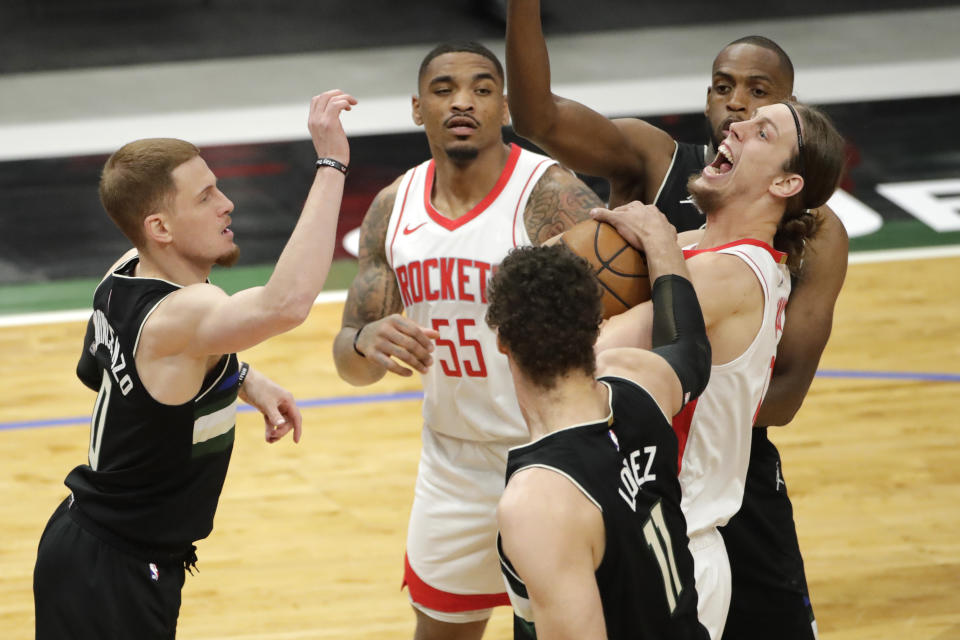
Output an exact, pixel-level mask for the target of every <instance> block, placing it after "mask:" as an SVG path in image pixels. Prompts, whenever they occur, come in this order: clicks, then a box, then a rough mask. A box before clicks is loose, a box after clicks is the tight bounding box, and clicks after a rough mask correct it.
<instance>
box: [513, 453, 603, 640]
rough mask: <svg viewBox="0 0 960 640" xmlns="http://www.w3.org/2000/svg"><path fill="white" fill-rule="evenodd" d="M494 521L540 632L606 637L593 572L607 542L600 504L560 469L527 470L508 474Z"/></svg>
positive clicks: (556, 636) (565, 636)
mask: <svg viewBox="0 0 960 640" xmlns="http://www.w3.org/2000/svg"><path fill="white" fill-rule="evenodd" d="M545 496H550V499H544V497H545ZM497 521H498V524H499V526H500V536H501V541H502V544H503V550H504V552H505V553H506V555H507V557H508V558H509V559H510V562H511V564H512V565H513V567H514V569H516V571H517V573H518V575H519V576H520V579H521V580H523V582H524V584H525V585H526V587H527V594H528V595H529V596H530V604H531V607H532V608H533V615H534V622H535V624H536V628H537V637H538V638H549V639H558V640H567V639H569V640H574V639H576V640H582V639H583V638H606V637H607V630H606V625H605V623H604V619H603V604H602V603H601V601H600V591H599V589H598V587H597V580H596V576H595V575H594V572H595V571H596V568H597V567H598V566H599V564H600V561H601V560H602V559H603V541H604V528H603V517H602V516H601V514H600V511H599V510H598V509H597V507H596V506H594V505H593V503H591V502H590V501H589V500H588V499H587V498H586V497H585V496H584V495H583V494H582V493H581V492H580V491H579V490H578V489H577V488H575V487H574V486H573V484H571V482H570V481H569V480H567V479H566V478H564V477H563V476H561V475H560V474H558V473H556V472H553V471H548V470H546V469H539V468H532V469H525V470H522V471H519V472H518V473H516V474H514V476H513V477H512V478H510V482H509V483H508V484H507V488H506V490H505V491H504V494H503V496H502V497H501V499H500V504H499V507H498V509H497Z"/></svg>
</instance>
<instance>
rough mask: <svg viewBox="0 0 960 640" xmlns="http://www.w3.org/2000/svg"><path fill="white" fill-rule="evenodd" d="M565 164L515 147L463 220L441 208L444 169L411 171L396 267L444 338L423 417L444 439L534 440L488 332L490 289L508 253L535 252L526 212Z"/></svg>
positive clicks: (412, 299)
mask: <svg viewBox="0 0 960 640" xmlns="http://www.w3.org/2000/svg"><path fill="white" fill-rule="evenodd" d="M553 164H555V162H554V161H553V160H551V159H550V158H547V157H546V156H541V155H538V154H535V153H531V152H529V151H526V150H524V149H521V148H520V147H518V146H516V145H511V148H510V156H509V159H508V160H507V164H506V165H505V166H504V168H503V173H502V174H501V175H500V179H499V180H497V183H496V184H495V185H494V187H493V189H492V190H491V191H490V193H488V194H487V195H486V197H484V199H483V200H482V201H481V202H480V203H479V204H478V205H477V206H476V207H474V208H473V209H472V210H470V211H469V212H467V213H465V214H464V215H462V216H460V217H459V218H457V219H455V220H453V219H450V218H448V217H446V216H445V215H444V214H443V213H441V212H439V211H437V210H436V209H434V207H433V205H432V204H431V202H430V194H431V192H432V190H433V177H434V162H433V160H432V159H431V160H429V161H427V162H424V163H423V164H421V165H418V166H416V167H414V168H413V169H410V170H409V171H407V173H406V174H405V175H404V176H403V179H402V180H401V182H400V188H399V190H398V191H397V199H396V201H395V203H394V205H393V212H392V213H391V215H390V224H389V226H388V227H387V237H386V255H387V262H389V264H390V266H391V267H392V268H393V272H394V273H395V274H396V277H397V285H398V287H399V288H400V294H401V296H402V298H403V304H404V307H405V309H406V314H407V316H408V317H409V318H411V319H412V320H414V321H415V322H417V323H418V324H419V325H420V326H423V327H428V328H433V329H436V330H437V331H439V332H440V339H439V340H437V341H436V348H435V350H434V352H433V365H432V366H431V367H430V368H429V370H428V371H427V373H426V374H425V375H423V376H422V377H423V389H424V400H423V419H424V423H425V424H426V425H427V426H428V427H429V428H430V429H432V430H434V431H435V432H437V433H442V434H445V435H448V436H453V437H455V438H461V439H465V440H474V441H481V442H489V441H499V442H504V443H509V444H519V443H522V442H526V441H527V440H529V435H528V432H527V426H526V423H525V422H524V420H523V416H522V415H521V413H520V406H519V405H518V404H517V396H516V391H515V390H514V387H513V378H512V377H511V375H510V369H509V367H508V365H507V359H506V356H504V355H503V354H502V353H500V352H499V351H498V350H497V342H496V337H495V335H494V333H493V332H492V331H491V330H490V328H489V327H487V323H486V321H485V320H484V317H485V315H486V313H487V295H486V294H487V284H488V283H489V281H490V278H491V277H492V276H493V272H494V270H495V269H496V268H497V265H499V264H500V261H501V260H502V259H503V258H504V257H505V256H506V255H507V252H508V251H510V249H513V248H514V247H519V246H523V245H529V244H531V243H530V238H529V236H528V235H527V231H526V227H525V226H524V219H523V212H524V208H525V206H526V204H527V199H528V198H529V197H530V192H531V191H532V190H533V187H534V185H536V183H537V181H538V180H539V179H540V177H541V176H542V175H543V173H544V172H545V171H546V170H547V168H548V167H550V166H551V165H553Z"/></svg>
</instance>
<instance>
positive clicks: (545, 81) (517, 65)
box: [506, 0, 556, 142]
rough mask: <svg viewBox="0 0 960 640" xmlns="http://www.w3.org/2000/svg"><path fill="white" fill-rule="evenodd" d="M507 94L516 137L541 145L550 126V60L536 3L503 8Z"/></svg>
mask: <svg viewBox="0 0 960 640" xmlns="http://www.w3.org/2000/svg"><path fill="white" fill-rule="evenodd" d="M506 50H507V95H508V96H509V99H510V116H511V118H512V120H513V128H514V130H515V131H516V132H517V134H518V135H521V136H523V137H524V138H528V139H530V140H533V141H534V142H541V141H542V138H543V136H544V135H545V134H546V133H547V132H548V131H549V130H550V128H551V127H552V126H553V114H554V113H555V112H556V105H555V104H554V101H553V94H552V93H551V91H550V58H549V55H548V53H547V43H546V41H545V40H544V37H543V29H542V28H541V25H540V2H539V0H510V2H509V4H508V7H507V38H506Z"/></svg>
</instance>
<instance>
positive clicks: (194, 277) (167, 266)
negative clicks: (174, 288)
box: [136, 248, 212, 287]
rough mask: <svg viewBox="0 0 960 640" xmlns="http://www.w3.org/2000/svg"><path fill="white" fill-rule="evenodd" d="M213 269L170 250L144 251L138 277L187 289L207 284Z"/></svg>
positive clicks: (137, 271)
mask: <svg viewBox="0 0 960 640" xmlns="http://www.w3.org/2000/svg"><path fill="white" fill-rule="evenodd" d="M211 268H212V266H211V267H207V268H206V269H204V268H202V267H200V266H198V265H197V264H196V263H194V262H191V261H189V260H187V259H185V258H184V257H183V256H181V255H179V254H176V253H174V252H173V251H170V250H163V249H159V250H158V249H156V248H154V249H152V250H147V249H142V250H140V264H138V265H137V270H136V275H137V277H140V278H157V279H159V280H166V281H167V282H172V283H174V284H178V285H180V286H182V287H186V286H189V285H191V284H198V283H201V282H206V281H207V278H209V277H210V270H211Z"/></svg>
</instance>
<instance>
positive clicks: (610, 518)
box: [497, 377, 708, 640]
mask: <svg viewBox="0 0 960 640" xmlns="http://www.w3.org/2000/svg"><path fill="white" fill-rule="evenodd" d="M601 380H602V381H603V382H605V383H606V384H607V385H608V386H609V387H610V405H611V414H610V417H609V419H608V420H605V421H603V422H597V423H594V424H587V425H580V426H575V427H570V428H567V429H562V430H560V431H555V432H553V433H551V434H549V435H547V436H544V437H543V438H540V439H539V440H537V441H536V442H532V443H530V444H528V445H525V446H521V447H515V448H513V449H511V450H510V454H509V457H508V459H507V480H508V482H509V479H510V477H511V476H512V475H513V474H514V473H516V472H518V471H520V470H521V469H524V468H526V467H530V466H536V467H546V468H550V469H554V470H556V471H557V472H558V473H560V474H561V475H564V476H566V477H567V478H569V479H570V480H571V481H572V482H573V483H574V484H575V485H576V487H577V488H578V489H579V490H580V491H582V492H583V493H584V495H585V496H586V497H587V498H588V499H589V500H590V501H591V502H592V503H593V504H594V505H596V507H597V508H598V509H600V511H601V512H602V515H603V525H604V530H605V534H606V548H605V551H604V555H603V560H602V561H601V562H600V566H599V567H598V568H597V570H596V573H595V576H596V580H597V586H598V587H599V591H600V600H601V602H602V604H603V617H604V621H605V623H606V627H607V635H608V637H609V638H610V639H611V640H615V639H630V640H638V639H642V640H651V639H654V638H657V639H660V638H662V639H668V638H669V639H670V640H686V639H697V640H705V639H706V638H708V635H707V631H706V629H704V628H703V627H702V626H701V625H700V623H699V622H698V620H697V591H696V588H695V585H694V578H693V557H692V556H691V555H690V551H689V549H688V548H687V543H688V540H687V533H686V531H687V526H686V521H685V520H684V518H683V514H682V513H681V511H680V484H679V481H678V480H677V440H676V436H675V435H674V433H673V429H672V427H671V426H670V421H669V420H668V419H667V417H666V416H665V415H664V414H663V411H662V410H661V409H660V407H659V405H657V403H656V402H655V401H654V400H653V398H651V397H650V395H649V394H648V393H647V392H646V391H645V390H644V389H642V388H641V387H639V386H637V385H636V384H634V383H633V382H630V381H628V380H624V379H622V378H610V377H606V378H601ZM497 543H498V548H499V551H500V563H501V568H502V570H503V576H504V582H505V583H506V585H507V592H508V593H509V595H510V601H511V603H512V604H513V607H514V637H515V638H535V637H536V621H535V620H534V619H533V613H532V608H531V606H530V600H529V597H528V594H527V589H526V585H524V583H523V581H522V580H521V579H520V577H519V576H518V575H517V574H516V572H515V571H514V569H513V565H512V564H511V563H510V560H509V558H507V557H506V555H505V554H504V552H503V546H502V544H500V540H499V539H498V541H497Z"/></svg>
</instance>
